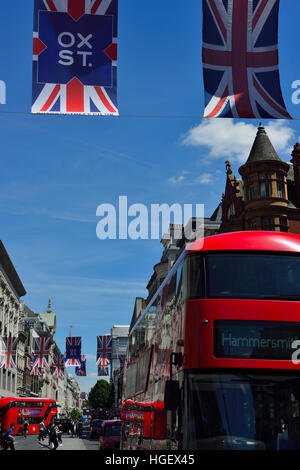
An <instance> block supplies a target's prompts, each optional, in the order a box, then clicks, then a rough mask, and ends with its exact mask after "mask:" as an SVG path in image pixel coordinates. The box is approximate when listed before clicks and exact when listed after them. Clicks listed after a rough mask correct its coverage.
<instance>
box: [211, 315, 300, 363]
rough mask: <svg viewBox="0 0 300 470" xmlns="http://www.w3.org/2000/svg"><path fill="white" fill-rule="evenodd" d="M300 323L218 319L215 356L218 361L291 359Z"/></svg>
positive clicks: (215, 330) (215, 335)
mask: <svg viewBox="0 0 300 470" xmlns="http://www.w3.org/2000/svg"><path fill="white" fill-rule="evenodd" d="M297 340H298V341H299V340H300V324H299V323H292V322H276V321H275V322H274V321H251V320H250V321H249V320H216V321H214V342H213V353H214V356H215V357H218V358H232V359H268V360H291V358H292V354H293V351H294V349H293V347H292V343H293V342H294V341H297Z"/></svg>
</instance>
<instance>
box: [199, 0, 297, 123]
mask: <svg viewBox="0 0 300 470" xmlns="http://www.w3.org/2000/svg"><path fill="white" fill-rule="evenodd" d="M278 11H279V0H203V50H202V58H203V76H204V88H205V111H204V117H230V118H276V119H291V116H290V115H289V113H288V112H287V110H286V107H285V104H284V100H283V97H282V92H281V88H280V80H279V67H278Z"/></svg>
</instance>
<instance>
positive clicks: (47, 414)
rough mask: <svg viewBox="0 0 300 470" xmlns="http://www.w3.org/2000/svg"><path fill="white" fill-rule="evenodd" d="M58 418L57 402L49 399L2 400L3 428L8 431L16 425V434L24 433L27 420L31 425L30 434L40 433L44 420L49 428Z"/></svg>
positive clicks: (0, 416) (14, 398)
mask: <svg viewBox="0 0 300 470" xmlns="http://www.w3.org/2000/svg"><path fill="white" fill-rule="evenodd" d="M55 416H57V405H56V402H55V400H51V399H48V398H17V397H5V398H0V422H1V425H2V428H3V427H5V428H6V429H8V428H9V427H10V425H11V424H14V426H15V428H14V434H21V433H22V432H23V423H24V421H25V419H26V420H27V421H28V423H29V428H28V434H37V433H38V432H39V423H40V422H41V421H42V420H44V422H45V425H46V426H47V425H48V424H49V423H50V421H51V419H52V418H53V417H55Z"/></svg>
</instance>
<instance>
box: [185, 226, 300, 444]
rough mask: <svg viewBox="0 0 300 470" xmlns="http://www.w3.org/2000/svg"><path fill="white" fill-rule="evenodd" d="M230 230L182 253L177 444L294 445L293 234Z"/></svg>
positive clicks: (299, 283)
mask: <svg viewBox="0 0 300 470" xmlns="http://www.w3.org/2000/svg"><path fill="white" fill-rule="evenodd" d="M230 235H231V237H230V236H229V234H226V235H223V236H218V237H221V239H220V238H218V237H211V239H215V242H214V240H209V239H207V240H206V241H205V243H204V245H203V246H202V247H201V249H199V246H200V245H199V244H198V245H197V242H196V243H195V244H194V245H192V246H191V249H190V251H189V252H188V254H187V256H186V261H185V263H186V268H185V276H186V282H185V286H186V290H187V291H186V302H185V304H184V319H185V325H184V348H183V349H182V353H183V358H184V359H183V365H184V379H183V380H181V381H180V397H181V398H180V404H179V406H178V409H177V412H176V413H177V415H178V418H177V422H178V426H179V427H180V428H181V429H180V435H181V439H182V443H181V446H182V448H184V449H191V450H193V449H230V450H235V449H237V450H243V449H244V450H251V449H253V450H257V449H266V450H267V449H273V450H275V449H278V450H281V449H300V360H299V359H300V303H299V300H300V237H299V236H294V235H291V234H274V233H272V234H270V233H266V232H264V233H263V234H261V233H257V234H256V233H255V232H254V233H252V234H250V233H248V234H247V233H246V232H245V233H243V234H235V235H234V234H230ZM222 237H223V238H222ZM216 242H217V243H216ZM179 377H180V374H179Z"/></svg>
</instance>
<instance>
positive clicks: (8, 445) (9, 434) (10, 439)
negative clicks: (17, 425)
mask: <svg viewBox="0 0 300 470" xmlns="http://www.w3.org/2000/svg"><path fill="white" fill-rule="evenodd" d="M14 440H15V438H14V425H13V424H11V425H10V427H9V428H8V430H7V431H6V433H5V435H4V449H3V450H8V449H10V450H16V449H15V446H14Z"/></svg>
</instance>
